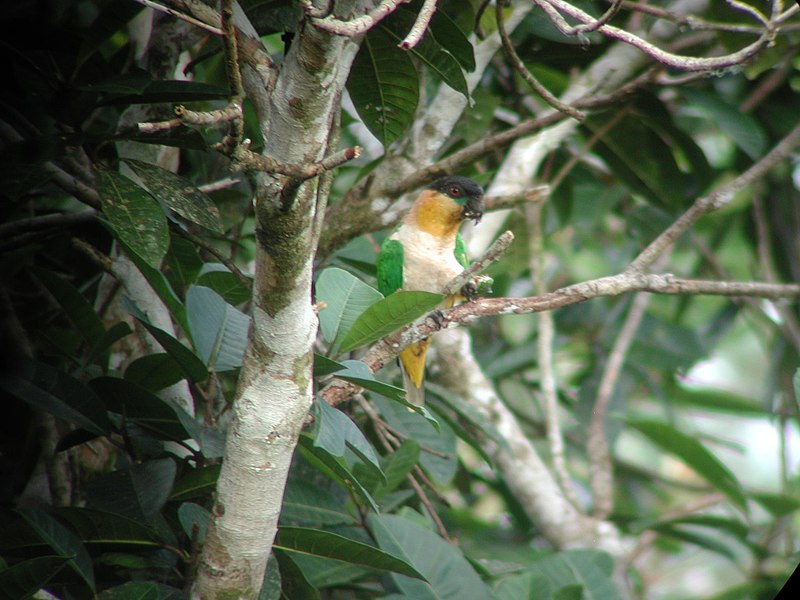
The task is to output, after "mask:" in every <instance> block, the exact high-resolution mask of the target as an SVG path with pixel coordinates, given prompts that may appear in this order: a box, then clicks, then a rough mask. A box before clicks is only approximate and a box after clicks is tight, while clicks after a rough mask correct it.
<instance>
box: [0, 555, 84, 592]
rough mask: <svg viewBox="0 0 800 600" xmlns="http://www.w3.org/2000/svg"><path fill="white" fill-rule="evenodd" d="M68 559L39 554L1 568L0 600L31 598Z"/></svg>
mask: <svg viewBox="0 0 800 600" xmlns="http://www.w3.org/2000/svg"><path fill="white" fill-rule="evenodd" d="M67 561H69V557H67V556H37V557H36V558H31V559H29V560H24V561H22V562H19V563H17V564H15V565H14V566H13V567H9V568H7V569H3V570H0V600H26V599H27V598H30V597H31V596H33V595H34V594H35V593H36V592H38V591H39V590H41V589H43V588H44V587H45V585H47V582H48V581H50V580H51V579H52V578H53V577H54V576H55V575H56V574H57V573H58V572H59V571H60V570H61V569H63V568H64V566H65V565H66V564H67Z"/></svg>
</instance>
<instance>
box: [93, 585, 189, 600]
mask: <svg viewBox="0 0 800 600" xmlns="http://www.w3.org/2000/svg"><path fill="white" fill-rule="evenodd" d="M185 598H186V596H185V595H184V594H183V592H181V591H180V590H178V589H176V588H173V587H170V586H168V585H164V584H163V583H154V582H152V581H129V582H128V583H123V584H122V585H117V586H114V587H112V588H107V589H105V590H103V591H102V592H100V593H99V594H98V595H97V600H184V599H185Z"/></svg>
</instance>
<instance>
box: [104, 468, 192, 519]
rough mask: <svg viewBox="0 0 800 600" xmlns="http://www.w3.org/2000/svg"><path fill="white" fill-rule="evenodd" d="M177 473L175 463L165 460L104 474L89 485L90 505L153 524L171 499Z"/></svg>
mask: <svg viewBox="0 0 800 600" xmlns="http://www.w3.org/2000/svg"><path fill="white" fill-rule="evenodd" d="M175 472H176V467H175V462H174V461H173V460H172V459H171V458H161V459H157V460H149V461H147V462H143V463H140V464H134V465H131V466H130V467H129V468H127V469H119V470H117V471H112V472H110V473H103V474H102V475H100V476H98V477H97V478H96V479H95V480H94V481H93V482H92V483H91V484H90V485H89V489H88V504H89V506H90V507H92V508H97V509H99V510H102V511H106V512H111V513H114V514H118V515H123V516H125V517H128V518H130V519H133V520H135V521H138V522H144V523H149V522H152V520H153V519H154V518H155V517H156V515H157V514H158V512H159V511H160V510H161V508H162V507H163V506H164V504H165V503H166V501H167V500H168V499H169V496H170V492H171V491H172V484H173V482H174V481H175Z"/></svg>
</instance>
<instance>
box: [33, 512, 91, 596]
mask: <svg viewBox="0 0 800 600" xmlns="http://www.w3.org/2000/svg"><path fill="white" fill-rule="evenodd" d="M17 513H19V514H20V515H21V516H22V518H23V519H25V521H26V522H27V524H28V525H29V526H30V527H31V529H33V530H34V531H35V532H36V535H37V536H38V537H39V539H40V540H41V541H42V542H44V543H45V544H47V545H48V546H50V548H52V549H53V551H54V552H55V553H56V554H58V555H59V556H64V557H71V558H69V560H68V561H67V565H68V566H69V567H70V569H72V570H73V571H74V572H75V573H76V574H77V575H78V576H79V577H80V579H81V580H82V581H83V583H84V584H85V585H86V587H87V588H89V589H90V590H91V591H92V592H94V591H95V582H94V568H93V567H92V559H91V557H90V556H89V552H88V551H87V550H86V547H85V546H84V545H83V544H82V543H81V540H80V539H79V538H78V536H77V535H75V533H73V532H72V531H70V530H69V529H67V528H66V527H64V526H63V525H62V524H61V523H59V522H58V521H57V520H56V519H54V518H53V517H52V516H50V515H49V514H47V513H46V512H44V511H42V510H34V509H18V510H17Z"/></svg>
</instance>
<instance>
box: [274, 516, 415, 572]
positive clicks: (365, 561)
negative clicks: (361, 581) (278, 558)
mask: <svg viewBox="0 0 800 600" xmlns="http://www.w3.org/2000/svg"><path fill="white" fill-rule="evenodd" d="M275 547H276V548H280V549H281V550H284V551H286V552H297V553H302V554H310V555H312V556H321V557H324V558H331V559H334V560H340V561H342V562H346V563H350V564H354V565H361V566H364V567H370V568H372V569H379V570H381V571H390V572H392V573H401V574H402V575H404V576H406V577H412V578H415V579H425V578H424V576H423V575H422V574H421V573H420V572H419V571H418V570H417V569H416V568H414V566H412V565H411V564H410V563H409V562H408V561H406V560H404V559H402V558H398V557H397V556H393V555H392V554H391V553H387V552H384V551H381V550H379V549H378V548H375V547H374V546H369V545H368V544H364V543H362V542H357V541H355V540H351V539H350V538H346V537H344V536H341V535H338V534H336V533H331V532H329V531H323V530H320V529H306V528H303V527H280V529H279V530H278V535H277V538H276V540H275Z"/></svg>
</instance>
